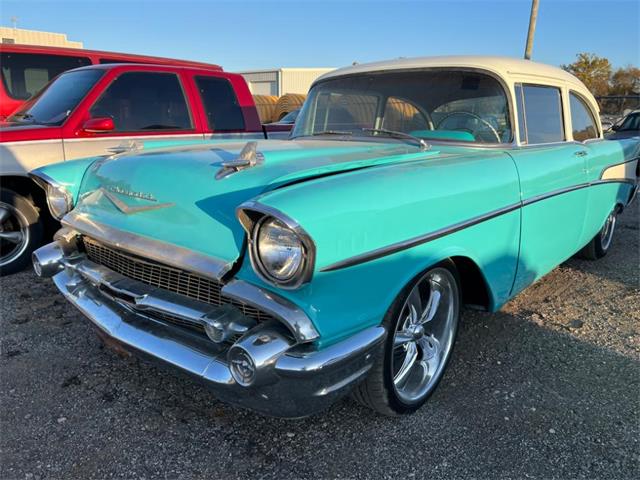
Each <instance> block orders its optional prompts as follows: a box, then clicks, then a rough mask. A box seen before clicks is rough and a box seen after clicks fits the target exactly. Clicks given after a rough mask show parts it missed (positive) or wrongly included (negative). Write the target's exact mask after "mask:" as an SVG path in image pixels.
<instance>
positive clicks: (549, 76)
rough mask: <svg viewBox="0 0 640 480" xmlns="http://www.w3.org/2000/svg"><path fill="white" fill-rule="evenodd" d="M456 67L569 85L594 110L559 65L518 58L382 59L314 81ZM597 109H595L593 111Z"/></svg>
mask: <svg viewBox="0 0 640 480" xmlns="http://www.w3.org/2000/svg"><path fill="white" fill-rule="evenodd" d="M438 67H459V68H471V69H480V70H485V71H488V72H491V73H493V74H495V75H497V76H499V77H501V78H502V79H503V80H504V81H505V82H506V83H507V84H508V85H511V84H513V83H516V82H523V83H543V84H551V85H558V86H562V85H563V84H564V85H566V86H568V87H569V88H572V89H574V90H576V91H578V93H580V94H581V95H583V96H585V97H587V98H588V99H589V100H590V101H591V102H592V104H593V105H594V106H595V108H596V109H597V103H596V100H595V98H594V97H593V95H592V94H591V92H589V90H588V89H587V88H586V87H585V85H584V84H583V83H582V82H581V81H580V80H579V79H578V78H576V77H575V76H573V75H571V74H570V73H569V72H566V71H565V70H562V69H561V68H558V67H554V66H551V65H546V64H544V63H538V62H533V61H531V60H524V59H520V58H511V57H497V56H479V55H478V56H476V55H460V56H457V55H454V56H443V57H415V58H398V59H395V60H387V61H382V62H373V63H362V64H357V65H353V66H350V67H344V68H339V69H337V70H333V71H331V72H329V73H325V74H324V75H322V76H321V77H320V78H318V80H317V81H322V80H326V79H328V78H334V77H340V76H343V75H350V74H355V73H367V72H380V71H387V70H404V69H419V68H438ZM596 111H597V110H596Z"/></svg>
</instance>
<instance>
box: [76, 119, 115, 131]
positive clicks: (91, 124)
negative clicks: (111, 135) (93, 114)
mask: <svg viewBox="0 0 640 480" xmlns="http://www.w3.org/2000/svg"><path fill="white" fill-rule="evenodd" d="M115 128H116V126H115V124H114V123H113V118H110V117H97V118H90V119H89V120H87V121H86V122H84V125H82V130H84V131H85V132H89V133H104V132H111V131H112V130H114V129H115Z"/></svg>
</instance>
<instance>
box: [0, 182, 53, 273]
mask: <svg viewBox="0 0 640 480" xmlns="http://www.w3.org/2000/svg"><path fill="white" fill-rule="evenodd" d="M42 230H43V229H42V224H41V222H40V215H39V212H38V209H37V208H36V206H35V205H34V204H33V202H31V201H30V200H29V199H27V198H25V197H23V196H22V195H19V194H17V193H16V192H14V191H13V190H7V189H5V188H3V189H1V190H0V275H7V274H9V273H15V272H18V271H20V270H22V269H24V268H25V267H26V266H27V265H28V264H30V262H31V252H32V251H33V250H34V249H35V248H36V247H38V246H39V245H40V243H41V241H42Z"/></svg>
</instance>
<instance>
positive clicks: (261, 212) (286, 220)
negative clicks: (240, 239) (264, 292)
mask: <svg viewBox="0 0 640 480" xmlns="http://www.w3.org/2000/svg"><path fill="white" fill-rule="evenodd" d="M238 218H239V220H240V223H241V224H242V226H243V227H244V229H245V231H246V232H247V238H248V243H249V248H248V250H249V260H250V261H251V265H252V267H253V270H254V271H255V272H256V274H257V275H258V276H259V277H260V278H261V279H263V280H265V281H266V282H268V283H270V284H272V285H275V286H277V287H280V288H284V289H297V288H300V287H301V286H302V285H304V284H306V283H308V282H309V281H310V280H311V277H312V276H313V269H314V265H315V257H316V248H315V244H314V242H313V240H312V239H311V237H310V236H309V235H308V234H307V232H305V231H304V229H303V228H302V227H301V226H300V225H299V224H298V222H296V221H295V220H293V219H292V218H290V217H288V216H287V215H285V214H283V213H282V212H280V211H278V210H276V209H273V208H271V207H267V206H265V205H261V204H258V203H255V202H249V203H246V204H243V205H241V206H240V207H239V208H238ZM271 221H275V222H278V223H279V224H281V225H282V227H283V228H286V229H287V230H288V231H289V232H290V233H291V234H292V235H294V236H295V237H296V239H297V240H298V241H299V243H300V248H301V254H302V255H301V257H302V258H301V261H300V264H299V266H298V267H297V268H296V270H295V271H294V272H293V273H292V274H291V275H290V276H288V277H286V278H278V276H277V275H274V274H273V272H271V271H270V270H269V268H268V266H267V265H265V263H264V262H263V260H262V258H261V255H260V244H259V242H260V240H259V234H260V229H261V228H262V227H263V226H264V225H266V224H268V223H269V222H271Z"/></svg>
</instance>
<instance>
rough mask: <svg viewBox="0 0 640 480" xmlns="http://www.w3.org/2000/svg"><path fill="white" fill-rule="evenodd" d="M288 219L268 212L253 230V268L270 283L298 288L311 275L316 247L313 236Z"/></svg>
mask: <svg viewBox="0 0 640 480" xmlns="http://www.w3.org/2000/svg"><path fill="white" fill-rule="evenodd" d="M289 223H291V222H287V223H285V221H283V220H281V219H278V218H275V217H273V216H271V215H266V216H264V217H263V218H262V219H260V220H259V221H258V222H257V223H256V224H254V225H253V229H252V231H251V237H252V242H251V252H250V254H251V260H252V263H253V266H254V269H255V270H256V271H257V273H258V274H260V275H261V276H262V277H263V278H265V279H266V280H268V281H269V282H272V283H275V284H277V285H278V286H281V287H285V288H297V287H299V286H300V285H302V284H303V283H305V282H306V281H308V280H309V278H310V276H311V270H312V269H313V259H314V247H313V243H312V242H311V239H310V238H309V237H308V236H307V235H306V234H305V233H304V231H302V230H301V229H299V228H297V225H293V226H292V225H290V224H289Z"/></svg>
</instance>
